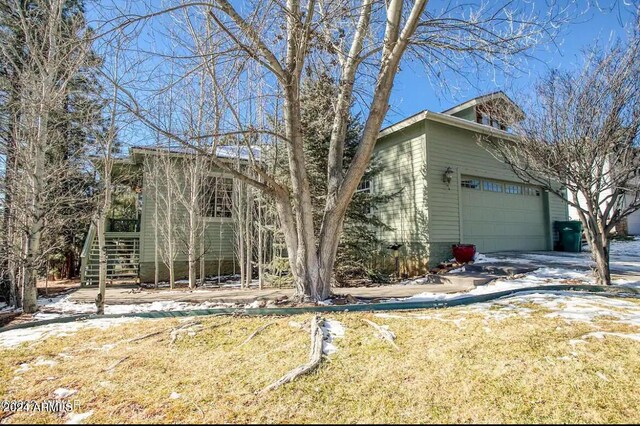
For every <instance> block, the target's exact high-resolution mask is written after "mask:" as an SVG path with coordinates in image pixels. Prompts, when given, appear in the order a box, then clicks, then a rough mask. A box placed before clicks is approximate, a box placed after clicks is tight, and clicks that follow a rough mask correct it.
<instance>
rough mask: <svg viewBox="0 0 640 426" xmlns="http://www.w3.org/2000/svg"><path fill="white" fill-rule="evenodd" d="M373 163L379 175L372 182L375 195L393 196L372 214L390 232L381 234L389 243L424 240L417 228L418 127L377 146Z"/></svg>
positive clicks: (421, 145)
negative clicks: (388, 227)
mask: <svg viewBox="0 0 640 426" xmlns="http://www.w3.org/2000/svg"><path fill="white" fill-rule="evenodd" d="M374 155H375V160H374V161H375V162H376V164H378V165H380V166H381V167H382V171H381V172H380V173H379V174H378V175H377V176H376V178H375V180H374V182H373V188H374V191H376V192H378V193H386V194H390V193H396V192H398V191H400V193H399V194H398V195H396V196H395V197H394V198H393V199H392V200H391V201H390V202H389V203H386V204H384V205H382V206H379V207H378V208H377V209H376V213H377V214H378V215H379V217H380V218H381V219H382V221H383V222H385V223H386V224H387V225H389V226H391V227H392V228H393V230H391V231H386V232H383V233H382V234H381V236H382V238H383V239H385V240H386V241H389V242H394V241H415V240H420V239H421V238H423V236H424V232H423V230H422V229H421V228H420V226H419V219H420V213H421V212H422V209H421V206H420V205H419V203H420V200H422V198H423V194H424V179H423V178H422V173H423V170H424V165H425V161H426V158H425V137H424V132H423V131H422V126H421V125H420V124H418V125H414V126H411V127H409V128H407V129H405V130H403V131H400V132H396V133H394V134H393V135H390V136H389V137H388V138H383V139H382V140H380V141H379V142H378V144H377V145H376V149H375V154H374Z"/></svg>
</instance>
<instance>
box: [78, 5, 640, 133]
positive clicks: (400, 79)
mask: <svg viewBox="0 0 640 426" xmlns="http://www.w3.org/2000/svg"><path fill="white" fill-rule="evenodd" d="M119 1H120V0H115V1H113V3H112V4H113V5H118V4H119ZM154 1H155V0H154ZM233 1H234V3H237V2H242V0H233ZM479 1H482V0H460V2H459V3H460V4H462V5H463V7H464V5H466V4H467V2H469V4H475V2H479ZM484 1H491V2H494V1H496V2H497V0H484ZM553 1H554V0H513V2H514V3H513V4H515V5H516V6H523V8H524V9H525V10H528V8H530V7H531V6H533V7H534V10H537V11H544V10H548V3H549V2H553ZM575 1H577V2H578V3H579V4H580V7H582V5H583V4H584V5H585V7H583V9H581V14H580V16H578V17H575V19H574V20H572V22H571V23H570V24H567V25H565V26H563V27H562V30H561V35H560V37H559V38H558V39H557V40H556V43H555V44H551V43H547V44H544V45H541V46H539V47H538V48H536V50H535V51H534V52H532V53H533V56H534V57H535V58H536V59H532V60H529V61H528V63H527V64H526V66H525V67H524V70H525V71H524V72H521V73H519V74H516V75H510V76H508V77H505V76H503V75H500V74H498V75H496V76H494V75H493V73H492V70H491V69H489V68H487V69H485V70H483V71H482V72H472V73H471V72H470V73H468V74H466V75H465V78H463V77H461V76H459V75H456V74H455V73H454V72H451V71H448V72H447V71H445V72H444V74H443V75H441V76H439V77H438V78H437V79H436V78H433V76H432V75H429V74H428V72H427V71H426V70H425V67H424V65H422V64H420V63H419V62H418V61H404V62H403V64H402V67H401V71H400V73H399V74H398V75H397V77H396V80H395V84H394V88H393V91H392V94H391V99H390V102H389V103H390V105H391V109H390V110H389V112H388V114H387V117H386V119H385V123H384V124H383V127H384V126H386V125H389V124H392V123H394V122H397V121H400V120H402V119H404V118H406V117H409V116H411V115H413V114H415V113H417V112H420V111H423V110H425V109H428V110H432V111H443V110H445V109H448V108H450V107H452V106H454V105H456V104H458V103H460V102H463V101H465V100H468V99H471V98H474V97H476V96H479V95H482V94H485V93H489V92H493V91H496V90H503V91H505V92H506V93H507V94H508V95H510V96H511V97H512V98H513V99H514V100H515V101H516V102H518V101H519V100H522V99H523V98H524V99H526V98H527V94H528V92H529V91H530V90H531V89H532V87H533V86H534V85H535V83H536V81H537V80H538V79H539V78H540V77H541V76H544V75H545V74H547V73H548V72H549V71H550V70H551V69H554V68H560V69H564V70H570V69H572V68H575V67H576V66H580V61H581V51H582V50H583V49H585V48H589V47H591V46H593V45H594V44H598V45H601V46H605V45H607V44H608V43H610V42H611V41H613V40H615V39H617V38H624V37H625V27H628V26H629V25H630V24H631V23H632V22H633V19H634V11H635V10H636V8H637V7H639V6H640V0H575ZM443 2H444V3H446V0H431V1H430V3H429V5H428V6H427V7H431V8H438V7H439V4H440V3H443ZM502 3H503V2H501V3H495V4H497V5H500V4H502ZM100 4H101V3H99V2H96V3H93V2H89V4H88V15H89V17H90V19H91V18H94V15H95V13H96V9H95V7H97V6H98V5H100ZM138 5H139V4H138V3H135V2H134V3H131V7H133V8H134V9H135V8H136V7H137V6H138ZM491 5H492V6H493V5H494V3H491ZM587 5H589V7H587ZM440 6H441V5H440ZM498 7H499V6H498ZM108 9H112V8H108ZM113 11H114V10H110V12H113ZM169 22H170V21H169ZM163 24H166V22H162V20H161V19H160V18H156V19H154V20H153V23H150V26H153V27H155V28H156V29H158V28H163V27H164V25H163ZM144 33H146V31H143V34H144ZM147 38H148V37H143V38H142V39H139V40H138V41H137V42H136V44H137V45H138V47H140V46H142V47H143V48H145V49H150V50H153V47H157V44H159V45H163V41H162V40H161V39H155V38H153V37H152V38H149V39H147ZM154 64H157V62H154ZM442 80H446V81H447V82H448V85H449V89H450V90H448V91H445V90H443V89H442V88H441V87H440V86H441V85H440V84H439V83H438V82H439V81H442ZM134 91H135V89H134ZM360 108H362V105H360V106H358V107H355V108H354V110H355V112H359V110H360ZM134 127H135V130H133V133H135V135H136V136H135V139H136V144H141V143H142V144H144V143H145V142H147V141H146V139H149V140H148V142H152V139H153V138H152V137H151V136H149V134H148V133H147V132H146V131H145V130H146V129H144V126H142V125H140V126H134Z"/></svg>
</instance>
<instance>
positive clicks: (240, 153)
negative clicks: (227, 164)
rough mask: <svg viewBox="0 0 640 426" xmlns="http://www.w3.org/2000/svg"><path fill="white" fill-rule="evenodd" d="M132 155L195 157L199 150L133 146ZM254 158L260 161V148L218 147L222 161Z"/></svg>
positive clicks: (179, 147)
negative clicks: (150, 154)
mask: <svg viewBox="0 0 640 426" xmlns="http://www.w3.org/2000/svg"><path fill="white" fill-rule="evenodd" d="M129 152H130V154H131V155H132V156H133V155H135V154H137V153H140V154H144V153H154V154H158V153H164V154H174V155H195V154H197V152H198V151H197V150H196V149H194V148H190V147H186V146H172V147H155V146H133V147H131V148H130V150H129ZM252 155H253V158H255V159H257V160H259V159H260V149H259V148H258V147H247V146H240V145H223V146H216V156H217V157H218V158H222V159H228V160H233V159H240V160H245V161H248V160H250V159H251V156H252Z"/></svg>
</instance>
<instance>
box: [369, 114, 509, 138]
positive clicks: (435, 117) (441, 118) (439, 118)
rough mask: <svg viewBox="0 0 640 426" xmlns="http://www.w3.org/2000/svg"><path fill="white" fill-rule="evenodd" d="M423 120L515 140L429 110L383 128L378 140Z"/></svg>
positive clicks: (502, 131)
mask: <svg viewBox="0 0 640 426" xmlns="http://www.w3.org/2000/svg"><path fill="white" fill-rule="evenodd" d="M423 120H431V121H436V122H439V123H443V124H448V125H450V126H454V127H458V128H461V129H466V130H471V131H473V132H476V133H482V134H485V135H493V136H498V137H501V138H503V139H510V140H515V135H514V134H512V133H509V132H505V131H504V130H500V129H496V128H495V127H491V126H486V125H484V124H479V123H476V122H475V121H470V120H466V119H464V118H460V117H456V116H453V115H449V114H445V113H442V112H434V111H429V110H424V111H422V112H419V113H417V114H414V115H412V116H411V117H408V118H405V119H404V120H402V121H399V122H397V123H395V124H392V125H391V126H387V127H385V128H384V129H382V130H380V133H379V135H378V138H381V137H384V136H388V135H390V134H392V133H395V132H397V131H399V130H402V129H405V128H407V127H409V126H411V125H413V124H416V123H419V122H421V121H423Z"/></svg>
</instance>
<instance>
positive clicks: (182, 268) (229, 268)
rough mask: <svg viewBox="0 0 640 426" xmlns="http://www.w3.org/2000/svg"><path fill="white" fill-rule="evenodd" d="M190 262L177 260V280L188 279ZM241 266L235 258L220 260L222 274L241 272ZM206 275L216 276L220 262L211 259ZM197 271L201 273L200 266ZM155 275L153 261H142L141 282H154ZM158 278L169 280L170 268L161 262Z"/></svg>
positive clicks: (207, 263)
mask: <svg viewBox="0 0 640 426" xmlns="http://www.w3.org/2000/svg"><path fill="white" fill-rule="evenodd" d="M188 267H189V266H188V263H187V262H186V261H176V263H175V266H174V268H175V273H176V280H181V279H186V278H187V277H188V276H189V269H188ZM239 270H240V269H239V266H237V265H236V263H235V261H233V260H223V261H221V262H220V275H231V274H235V273H239V272H238V271H239ZM204 272H205V275H206V276H208V277H214V276H217V275H218V262H217V261H209V262H206V265H205V271H204ZM197 273H198V274H199V273H200V266H198V270H197ZM154 276H155V268H154V263H153V262H141V263H140V281H141V282H147V283H150V282H153V280H154ZM158 279H159V280H160V281H169V269H168V268H167V267H166V266H165V265H164V263H162V262H160V267H159V268H158Z"/></svg>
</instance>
